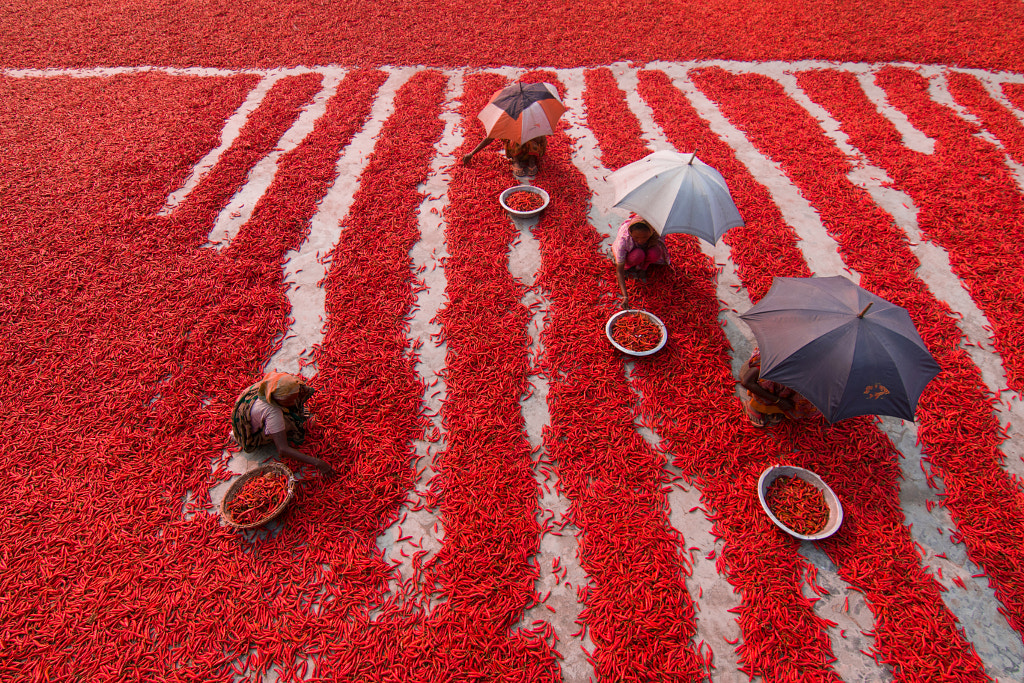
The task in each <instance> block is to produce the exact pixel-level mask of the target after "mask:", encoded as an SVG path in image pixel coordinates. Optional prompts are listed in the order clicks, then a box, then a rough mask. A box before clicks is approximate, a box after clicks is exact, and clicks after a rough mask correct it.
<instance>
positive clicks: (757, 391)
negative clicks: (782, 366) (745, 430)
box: [740, 348, 818, 427]
mask: <svg viewBox="0 0 1024 683" xmlns="http://www.w3.org/2000/svg"><path fill="white" fill-rule="evenodd" d="M740 384H741V385H742V386H743V388H744V389H746V390H747V397H746V398H745V399H743V409H744V411H745V412H746V415H747V418H748V419H749V420H750V422H751V424H753V425H754V426H755V427H767V426H768V425H773V424H776V423H778V422H781V421H782V420H784V419H786V418H789V419H791V420H800V419H803V418H805V417H807V416H809V415H812V414H814V413H816V412H818V409H817V408H815V407H814V405H813V404H812V403H811V402H810V401H808V400H807V399H806V398H804V397H803V396H801V395H800V394H798V393H796V392H795V391H793V390H792V389H790V388H789V387H786V386H783V385H781V384H779V383H777V382H773V381H771V380H768V379H762V378H761V351H760V350H759V349H756V348H755V349H754V352H753V354H751V356H750V360H748V361H747V362H746V363H744V364H743V366H742V367H741V368H740Z"/></svg>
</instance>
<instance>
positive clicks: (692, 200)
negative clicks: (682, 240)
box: [608, 150, 744, 244]
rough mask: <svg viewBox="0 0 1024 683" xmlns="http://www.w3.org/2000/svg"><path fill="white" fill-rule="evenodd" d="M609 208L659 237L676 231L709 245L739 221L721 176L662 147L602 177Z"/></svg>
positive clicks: (694, 158) (689, 156)
mask: <svg viewBox="0 0 1024 683" xmlns="http://www.w3.org/2000/svg"><path fill="white" fill-rule="evenodd" d="M608 180H609V182H611V184H612V189H613V190H614V191H615V206H616V207H618V208H623V209H629V210H631V211H633V212H635V213H637V214H639V215H640V216H642V217H643V218H644V219H645V220H646V221H647V222H648V223H650V224H651V225H652V226H654V227H655V228H656V229H657V230H658V232H659V233H660V234H662V235H671V234H672V233H674V232H680V233H684V234H687V235H696V236H697V237H699V238H701V239H702V240H705V241H707V242H710V243H711V244H715V243H716V242H718V240H719V239H721V237H722V235H724V234H725V233H726V231H728V230H729V229H730V228H735V227H736V226H740V225H744V222H743V219H742V218H741V217H740V212H739V209H737V208H736V203H735V202H733V200H732V195H730V194H729V187H728V186H727V185H726V183H725V178H723V177H722V174H721V173H719V172H718V171H716V170H715V169H713V168H711V167H710V166H708V165H707V164H705V163H704V162H703V161H701V160H700V159H698V158H697V155H696V153H693V154H680V153H679V152H673V151H669V150H662V151H659V152H654V153H652V154H648V155H647V156H645V157H644V158H643V159H641V160H639V161H635V162H633V163H632V164H627V165H626V166H623V167H622V168H620V169H619V170H617V171H615V172H614V173H612V174H611V175H610V176H608Z"/></svg>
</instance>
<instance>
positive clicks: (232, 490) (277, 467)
mask: <svg viewBox="0 0 1024 683" xmlns="http://www.w3.org/2000/svg"><path fill="white" fill-rule="evenodd" d="M267 472H272V473H276V474H283V475H284V476H286V477H288V492H287V493H286V494H285V496H284V500H282V501H281V503H280V504H279V505H278V506H277V507H276V508H274V509H273V510H271V511H270V512H268V513H267V514H266V515H265V516H264V517H263V518H262V519H259V520H257V521H255V522H251V523H249V524H239V523H238V522H236V521H235V520H234V519H232V518H231V513H230V512H228V503H230V502H231V501H232V499H234V497H235V496H236V495H238V492H239V491H240V490H241V489H242V486H243V485H244V484H245V482H247V481H249V480H250V479H253V478H255V477H258V476H261V475H262V474H264V473H267ZM294 495H295V475H293V474H292V471H291V470H290V469H288V468H287V467H285V466H284V465H282V464H281V463H279V462H268V463H266V464H263V465H260V466H259V467H257V468H256V469H254V470H250V471H248V472H246V473H245V474H243V475H242V476H240V477H239V478H238V479H236V480H235V481H234V482H232V484H231V486H230V487H229V488H228V491H227V493H225V494H224V500H223V501H221V504H220V514H221V516H222V517H223V518H224V521H225V522H227V524H228V526H231V527H234V528H235V529H242V530H245V529H255V528H256V527H259V526H263V525H264V524H266V523H267V522H269V521H271V520H273V519H276V518H277V517H278V516H279V515H280V514H281V513H282V512H284V509H285V508H286V507H288V503H290V502H291V500H292V497H293V496H294Z"/></svg>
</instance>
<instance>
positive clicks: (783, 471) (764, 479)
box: [757, 465, 843, 541]
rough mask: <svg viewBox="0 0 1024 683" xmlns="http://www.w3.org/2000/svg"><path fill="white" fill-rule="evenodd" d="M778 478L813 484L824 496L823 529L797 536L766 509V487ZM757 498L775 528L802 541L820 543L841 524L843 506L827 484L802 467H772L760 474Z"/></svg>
mask: <svg viewBox="0 0 1024 683" xmlns="http://www.w3.org/2000/svg"><path fill="white" fill-rule="evenodd" d="M779 477H796V478H797V479H803V480H804V481H806V482H808V483H810V484H813V485H814V486H815V488H817V489H818V490H819V491H821V492H822V494H824V496H825V505H827V506H828V521H827V522H825V528H824V529H822V530H821V531H819V532H818V533H816V534H811V535H810V536H805V535H804V534H798V533H797V532H795V531H793V530H792V529H790V528H789V527H788V526H786V525H785V524H783V523H782V522H781V521H779V518H778V517H776V516H775V515H773V514H772V511H771V510H769V509H768V503H767V501H765V499H764V496H765V493H766V492H767V491H768V487H769V486H771V485H772V482H773V481H775V480H776V479H778V478H779ZM757 497H758V498H759V499H760V500H761V507H762V508H764V512H765V514H766V515H768V519H770V520H772V522H774V523H775V526H777V527H779V528H780V529H782V530H783V531H785V532H786V533H787V534H789V535H790V536H794V537H796V538H799V539H800V540H802V541H820V540H821V539H823V538H828V537H829V536H831V535H832V534H834V533H835V532H836V531H838V530H839V527H840V526H841V525H842V523H843V506H842V504H841V503H840V502H839V497H838V496H837V495H836V494H835V492H834V491H832V489H830V488H829V487H828V484H826V483H825V482H823V481H822V480H821V477H819V476H818V475H817V474H815V473H814V472H811V471H810V470H805V469H804V468H802V467H792V466H790V465H772V466H771V467H769V468H768V469H766V470H765V471H764V472H762V473H761V477H760V478H759V479H758V480H757Z"/></svg>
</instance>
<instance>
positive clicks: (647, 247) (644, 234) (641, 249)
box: [612, 215, 669, 308]
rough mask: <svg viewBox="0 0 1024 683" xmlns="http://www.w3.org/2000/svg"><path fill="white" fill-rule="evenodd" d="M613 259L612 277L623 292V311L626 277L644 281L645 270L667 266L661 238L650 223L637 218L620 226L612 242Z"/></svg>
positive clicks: (627, 220) (627, 300)
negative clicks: (657, 266) (613, 275)
mask: <svg viewBox="0 0 1024 683" xmlns="http://www.w3.org/2000/svg"><path fill="white" fill-rule="evenodd" d="M612 256H613V257H614V258H615V278H616V280H618V283H619V289H620V290H621V291H622V307H623V308H629V294H628V293H627V292H626V278H627V277H636V278H639V280H640V281H641V282H647V271H648V269H649V268H650V267H651V266H655V265H668V263H669V258H668V249H667V248H666V247H665V243H664V242H663V241H662V239H661V236H660V235H658V232H657V231H656V230H655V229H654V228H653V227H651V225H650V223H648V222H647V221H645V220H644V219H643V218H640V217H639V216H637V215H632V216H630V217H629V218H627V219H626V220H625V221H624V222H623V223H622V225H620V226H619V233H618V235H617V236H616V237H615V241H614V242H613V243H612Z"/></svg>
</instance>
